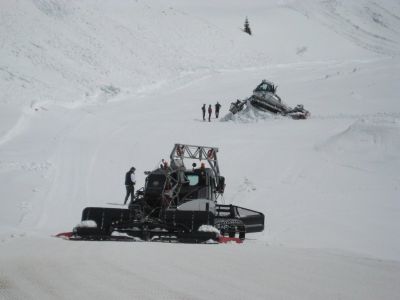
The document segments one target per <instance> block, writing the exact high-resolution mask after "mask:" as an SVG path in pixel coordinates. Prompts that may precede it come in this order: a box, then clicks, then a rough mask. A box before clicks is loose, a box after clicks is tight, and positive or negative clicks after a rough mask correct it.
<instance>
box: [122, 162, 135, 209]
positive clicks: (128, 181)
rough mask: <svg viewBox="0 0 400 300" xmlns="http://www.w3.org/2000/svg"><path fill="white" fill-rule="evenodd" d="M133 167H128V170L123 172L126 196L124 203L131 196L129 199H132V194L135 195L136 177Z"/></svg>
mask: <svg viewBox="0 0 400 300" xmlns="http://www.w3.org/2000/svg"><path fill="white" fill-rule="evenodd" d="M135 170H136V169H135V167H132V168H130V170H129V171H128V172H126V174H125V187H126V196H125V201H124V205H125V204H126V202H127V201H128V199H129V196H131V201H132V200H133V196H134V195H135V184H136V177H135Z"/></svg>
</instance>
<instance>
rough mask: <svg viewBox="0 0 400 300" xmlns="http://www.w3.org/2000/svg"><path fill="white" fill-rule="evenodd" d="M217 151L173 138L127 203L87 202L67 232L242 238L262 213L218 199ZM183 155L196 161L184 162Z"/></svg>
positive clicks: (98, 236)
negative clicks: (167, 152)
mask: <svg viewBox="0 0 400 300" xmlns="http://www.w3.org/2000/svg"><path fill="white" fill-rule="evenodd" d="M217 154H218V148H215V147H205V146H193V145H184V144H175V146H174V147H173V149H172V152H171V155H170V162H171V164H170V165H168V164H167V163H166V162H165V163H164V164H161V165H160V166H159V167H158V168H156V169H155V170H153V171H150V172H146V173H145V174H147V177H146V183H145V186H144V188H143V189H141V190H139V191H137V192H136V195H135V198H134V200H133V201H132V202H131V203H130V205H129V207H128V208H109V207H87V208H85V209H84V210H83V212H82V222H81V223H80V224H78V225H77V226H76V227H75V228H74V230H73V233H72V236H71V237H70V238H72V239H84V240H119V239H134V238H140V239H141V240H146V241H148V240H169V241H171V240H177V241H180V242H196V243H197V242H205V241H208V240H210V239H211V240H215V241H223V240H224V239H225V240H226V239H229V238H231V239H234V240H236V241H237V242H240V241H241V240H243V239H244V238H245V234H246V233H249V232H260V231H263V229H264V215H263V214H262V213H260V212H257V211H254V210H250V209H247V208H243V207H239V206H235V205H226V204H218V203H217V200H218V198H219V197H220V196H221V195H222V194H223V193H224V189H225V178H224V177H223V176H221V174H220V171H219V165H218V159H217ZM187 160H191V162H193V161H200V162H201V164H200V167H197V165H196V163H195V162H194V163H193V164H192V165H191V167H190V168H187V167H186V166H185V164H184V161H187ZM206 164H207V165H206Z"/></svg>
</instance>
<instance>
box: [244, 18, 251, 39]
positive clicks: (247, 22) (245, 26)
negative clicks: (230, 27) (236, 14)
mask: <svg viewBox="0 0 400 300" xmlns="http://www.w3.org/2000/svg"><path fill="white" fill-rule="evenodd" d="M243 31H244V32H246V33H248V34H249V35H251V29H250V25H249V20H248V19H247V17H246V20H245V21H244V29H243Z"/></svg>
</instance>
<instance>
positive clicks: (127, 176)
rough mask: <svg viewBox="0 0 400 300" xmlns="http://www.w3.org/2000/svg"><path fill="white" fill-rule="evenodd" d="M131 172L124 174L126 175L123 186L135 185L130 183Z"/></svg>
mask: <svg viewBox="0 0 400 300" xmlns="http://www.w3.org/2000/svg"><path fill="white" fill-rule="evenodd" d="M132 173H133V172H131V171H128V172H126V174H125V185H134V184H135V183H134V182H133V181H132V178H131V174H132Z"/></svg>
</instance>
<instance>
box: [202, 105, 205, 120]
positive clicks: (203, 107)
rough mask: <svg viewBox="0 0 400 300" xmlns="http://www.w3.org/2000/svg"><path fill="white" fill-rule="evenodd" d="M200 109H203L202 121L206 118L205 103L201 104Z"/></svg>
mask: <svg viewBox="0 0 400 300" xmlns="http://www.w3.org/2000/svg"><path fill="white" fill-rule="evenodd" d="M201 110H202V111H203V121H205V120H206V105H205V104H203V106H202V107H201Z"/></svg>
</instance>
